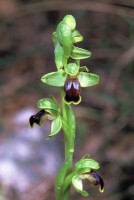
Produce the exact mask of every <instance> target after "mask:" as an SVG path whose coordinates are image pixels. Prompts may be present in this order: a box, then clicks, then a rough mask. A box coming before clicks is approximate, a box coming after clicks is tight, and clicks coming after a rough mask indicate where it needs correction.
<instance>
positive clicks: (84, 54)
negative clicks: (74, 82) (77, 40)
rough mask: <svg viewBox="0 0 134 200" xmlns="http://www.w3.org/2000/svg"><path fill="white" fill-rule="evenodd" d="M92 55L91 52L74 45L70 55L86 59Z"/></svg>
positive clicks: (74, 57)
mask: <svg viewBox="0 0 134 200" xmlns="http://www.w3.org/2000/svg"><path fill="white" fill-rule="evenodd" d="M90 56H91V52H90V51H88V50H85V49H82V48H79V47H75V46H73V48H72V51H71V54H70V57H71V58H73V59H78V60H80V59H85V58H88V57H90Z"/></svg>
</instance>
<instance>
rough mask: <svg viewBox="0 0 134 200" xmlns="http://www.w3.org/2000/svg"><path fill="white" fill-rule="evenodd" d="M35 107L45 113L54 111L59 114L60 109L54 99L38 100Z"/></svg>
mask: <svg viewBox="0 0 134 200" xmlns="http://www.w3.org/2000/svg"><path fill="white" fill-rule="evenodd" d="M37 107H38V108H40V109H45V110H47V112H49V110H55V111H56V112H58V113H60V107H59V105H58V104H57V103H56V102H55V100H54V99H49V98H44V99H40V100H39V101H38V103H37ZM49 113H51V112H49Z"/></svg>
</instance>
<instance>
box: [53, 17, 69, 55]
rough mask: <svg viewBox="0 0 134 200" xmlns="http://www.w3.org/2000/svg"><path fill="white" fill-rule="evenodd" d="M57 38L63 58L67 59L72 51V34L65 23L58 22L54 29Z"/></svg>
mask: <svg viewBox="0 0 134 200" xmlns="http://www.w3.org/2000/svg"><path fill="white" fill-rule="evenodd" d="M56 33H57V38H58V41H59V42H60V44H61V45H62V46H63V49H64V53H65V57H66V58H69V56H70V53H71V49H72V32H71V28H70V27H69V26H68V25H67V24H66V23H65V22H63V21H62V22H60V23H59V25H58V26H57V29H56Z"/></svg>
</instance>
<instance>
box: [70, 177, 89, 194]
mask: <svg viewBox="0 0 134 200" xmlns="http://www.w3.org/2000/svg"><path fill="white" fill-rule="evenodd" d="M72 184H73V186H74V188H75V189H76V191H77V192H79V193H80V194H81V195H82V196H85V197H87V196H89V193H88V192H86V191H85V190H83V184H82V180H81V178H80V177H79V175H75V176H74V177H73V178H72Z"/></svg>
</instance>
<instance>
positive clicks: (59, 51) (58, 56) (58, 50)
mask: <svg viewBox="0 0 134 200" xmlns="http://www.w3.org/2000/svg"><path fill="white" fill-rule="evenodd" d="M54 54H55V64H56V67H57V69H58V70H60V69H62V67H63V57H64V50H63V48H62V46H61V45H60V43H59V42H58V43H57V44H56V47H55V50H54Z"/></svg>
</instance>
